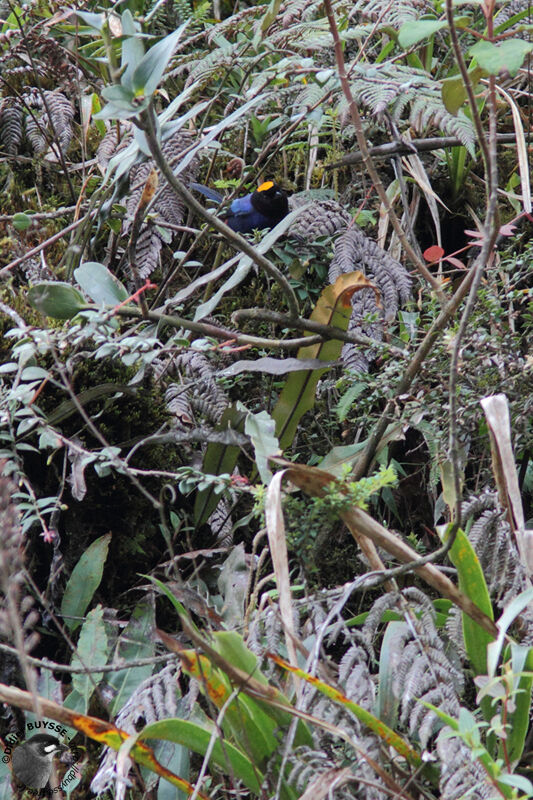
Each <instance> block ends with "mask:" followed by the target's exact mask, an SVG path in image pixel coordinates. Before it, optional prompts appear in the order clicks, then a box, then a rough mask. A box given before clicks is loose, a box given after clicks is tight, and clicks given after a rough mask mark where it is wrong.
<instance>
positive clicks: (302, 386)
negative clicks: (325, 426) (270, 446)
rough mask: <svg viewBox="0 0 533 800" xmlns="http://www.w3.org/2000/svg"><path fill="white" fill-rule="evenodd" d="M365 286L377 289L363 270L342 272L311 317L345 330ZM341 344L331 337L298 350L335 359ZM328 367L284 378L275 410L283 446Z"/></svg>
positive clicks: (310, 403)
mask: <svg viewBox="0 0 533 800" xmlns="http://www.w3.org/2000/svg"><path fill="white" fill-rule="evenodd" d="M363 288H365V289H367V288H374V285H373V284H372V283H371V282H370V281H368V280H367V279H366V278H365V277H364V275H362V273H360V272H349V273H347V274H344V275H341V276H340V277H339V278H337V280H336V281H335V284H333V285H330V286H327V287H326V288H325V289H324V290H323V292H322V294H321V295H320V297H319V299H318V302H317V304H316V307H315V309H314V311H313V313H312V314H311V319H312V320H313V321H316V322H320V323H322V324H325V325H330V326H333V327H335V328H340V329H341V330H343V331H346V329H347V328H348V322H349V319H350V315H351V311H352V306H351V297H352V295H353V293H354V292H355V291H357V290H359V289H363ZM342 345H343V342H342V341H341V340H340V339H329V340H327V341H325V342H322V343H321V344H318V345H311V346H308V347H301V348H300V349H299V350H298V358H302V359H303V358H306V359H307V358H319V359H320V361H326V362H331V361H335V359H337V358H338V357H339V356H340V353H341V350H342ZM327 369H328V367H324V369H315V370H302V371H301V372H293V373H291V375H289V377H288V378H287V380H286V381H285V385H284V387H283V390H282V392H281V394H280V397H279V400H278V402H277V403H276V407H275V408H274V411H273V412H272V417H273V418H274V419H275V421H276V426H277V428H276V433H277V435H278V437H279V443H280V446H281V447H282V449H285V448H286V447H288V445H290V443H291V442H292V440H293V438H294V434H295V433H296V428H297V427H298V423H299V422H300V420H301V418H302V417H303V415H304V414H305V413H306V411H309V410H310V409H311V408H312V407H313V405H314V402H315V389H316V385H317V383H318V380H319V378H320V377H321V375H323V374H324V372H326V370H327Z"/></svg>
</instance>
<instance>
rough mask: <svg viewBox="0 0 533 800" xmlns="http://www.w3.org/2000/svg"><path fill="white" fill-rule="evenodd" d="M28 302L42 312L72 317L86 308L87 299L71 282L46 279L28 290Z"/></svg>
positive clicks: (62, 317) (60, 316)
mask: <svg viewBox="0 0 533 800" xmlns="http://www.w3.org/2000/svg"><path fill="white" fill-rule="evenodd" d="M28 302H29V304H30V305H31V306H32V307H33V308H36V309H37V311H40V312H41V314H46V316H47V317H54V318H55V319H72V317H75V316H76V314H79V312H80V311H81V310H82V309H83V308H86V306H87V301H86V299H85V298H84V297H83V295H82V294H80V292H78V290H77V289H75V288H74V287H73V286H71V285H70V284H69V283H60V282H59V281H57V282H56V281H44V282H43V283H38V284H37V286H32V287H31V289H30V290H29V291H28Z"/></svg>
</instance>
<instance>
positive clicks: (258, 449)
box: [244, 411, 280, 484]
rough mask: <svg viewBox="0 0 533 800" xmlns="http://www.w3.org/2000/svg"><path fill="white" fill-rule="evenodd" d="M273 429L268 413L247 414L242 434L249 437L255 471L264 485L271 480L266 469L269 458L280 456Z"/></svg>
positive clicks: (274, 424) (270, 473) (270, 474)
mask: <svg viewBox="0 0 533 800" xmlns="http://www.w3.org/2000/svg"><path fill="white" fill-rule="evenodd" d="M275 429H276V423H275V422H274V420H273V419H272V417H271V416H270V414H269V413H268V411H260V412H259V413H258V414H248V416H247V417H246V421H245V423H244V432H245V433H246V434H247V435H248V436H249V437H250V439H251V440H252V444H253V446H254V451H255V463H256V465H257V471H258V472H259V475H260V476H261V480H262V481H263V483H265V484H267V483H269V482H270V479H271V478H272V472H271V471H270V470H269V468H268V459H269V457H270V456H275V455H280V449H279V442H278V440H277V437H276V435H275Z"/></svg>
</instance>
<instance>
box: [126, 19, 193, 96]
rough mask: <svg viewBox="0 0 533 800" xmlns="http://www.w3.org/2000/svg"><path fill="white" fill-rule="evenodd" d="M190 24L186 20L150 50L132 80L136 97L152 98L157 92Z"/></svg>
mask: <svg viewBox="0 0 533 800" xmlns="http://www.w3.org/2000/svg"><path fill="white" fill-rule="evenodd" d="M188 24H189V21H188V20H186V21H185V22H184V23H183V24H182V25H180V27H179V28H178V29H177V30H175V31H174V32H173V33H170V34H169V35H168V36H165V38H164V39H161V41H160V42H158V43H157V44H154V46H153V47H151V48H150V49H149V50H148V52H147V53H146V55H145V56H144V58H143V59H142V60H141V63H140V64H139V66H138V67H137V68H136V70H135V72H134V73H133V75H132V78H131V87H132V89H133V91H134V92H135V94H136V95H139V94H143V95H145V96H146V97H150V96H151V95H152V94H153V93H154V92H155V90H156V89H157V87H158V86H159V82H160V81H161V78H162V77H163V73H164V72H165V70H166V68H167V64H168V62H169V61H170V59H171V58H172V54H173V52H174V50H175V49H176V46H177V44H178V41H179V39H180V38H181V34H182V33H183V31H184V30H185V28H186V27H187V25H188Z"/></svg>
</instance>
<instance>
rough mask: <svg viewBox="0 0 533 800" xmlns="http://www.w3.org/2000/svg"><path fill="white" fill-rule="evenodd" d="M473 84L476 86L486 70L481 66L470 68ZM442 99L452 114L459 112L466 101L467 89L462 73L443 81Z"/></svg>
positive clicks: (469, 72) (469, 73)
mask: <svg viewBox="0 0 533 800" xmlns="http://www.w3.org/2000/svg"><path fill="white" fill-rule="evenodd" d="M468 75H469V77H470V81H471V83H472V86H476V85H477V84H478V83H479V81H480V80H481V78H482V77H483V76H484V75H486V72H485V71H484V70H483V69H481V67H480V66H475V67H473V68H471V69H469V70H468ZM442 101H443V103H444V105H445V106H446V110H447V111H449V112H450V114H457V112H458V111H459V109H460V108H461V107H462V106H463V105H464V103H465V102H466V89H465V85H464V83H463V78H462V76H461V75H453V76H452V77H451V78H445V79H444V80H443V81H442Z"/></svg>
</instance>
